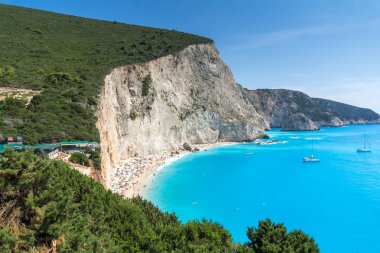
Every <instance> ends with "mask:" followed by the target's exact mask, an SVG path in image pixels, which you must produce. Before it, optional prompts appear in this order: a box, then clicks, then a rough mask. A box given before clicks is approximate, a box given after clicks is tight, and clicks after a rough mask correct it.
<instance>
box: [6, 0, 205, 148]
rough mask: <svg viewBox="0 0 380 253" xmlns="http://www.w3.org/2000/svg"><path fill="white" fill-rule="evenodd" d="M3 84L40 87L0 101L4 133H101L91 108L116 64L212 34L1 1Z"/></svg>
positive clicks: (35, 136)
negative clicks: (24, 97) (22, 97)
mask: <svg viewBox="0 0 380 253" xmlns="http://www.w3.org/2000/svg"><path fill="white" fill-rule="evenodd" d="M0 27H1V30H0V86H12V87H20V88H30V89H36V90H42V91H43V92H42V93H41V95H38V96H36V97H35V98H34V99H33V100H32V101H31V103H30V104H29V105H28V107H25V103H24V101H19V100H14V99H7V100H5V101H2V102H0V133H2V134H3V135H9V134H12V135H16V134H17V135H22V136H24V139H25V140H26V142H28V143H36V142H48V141H55V140H70V139H89V140H94V139H95V140H96V139H98V132H97V130H96V128H95V117H94V110H95V108H96V103H97V96H98V94H99V91H100V88H101V86H102V84H103V79H104V77H105V75H107V74H108V73H109V72H110V70H111V69H112V68H113V67H116V66H120V65H125V64H132V63H141V62H146V61H149V60H152V59H155V58H158V57H160V56H164V55H168V54H175V53H176V52H178V51H180V50H181V49H183V48H185V47H186V46H188V45H191V44H197V43H209V42H211V40H209V39H207V38H203V37H199V36H195V35H191V34H186V33H181V32H176V31H169V30H162V29H154V28H149V27H142V26H134V25H126V24H121V23H117V22H106V21H99V20H93V19H86V18H80V17H74V16H68V15H61V14H56V13H51V12H46V11H39V10H32V9H27V8H21V7H13V6H8V5H2V4H0Z"/></svg>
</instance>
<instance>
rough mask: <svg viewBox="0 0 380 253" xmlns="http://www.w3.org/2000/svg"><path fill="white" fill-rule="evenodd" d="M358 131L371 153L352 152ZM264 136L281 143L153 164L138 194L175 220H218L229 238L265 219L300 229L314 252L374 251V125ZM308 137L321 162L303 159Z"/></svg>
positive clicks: (378, 185) (379, 172) (378, 169)
mask: <svg viewBox="0 0 380 253" xmlns="http://www.w3.org/2000/svg"><path fill="white" fill-rule="evenodd" d="M364 133H366V136H367V139H368V141H369V143H370V144H371V148H372V153H368V154H367V153H357V152H356V149H357V148H359V147H362V146H363V144H362V143H363V134H364ZM268 134H269V135H270V136H271V137H272V139H273V138H274V139H278V140H280V141H287V143H281V144H277V145H266V146H258V145H255V144H253V143H250V144H237V145H230V146H222V147H218V148H213V149H209V150H207V151H202V152H197V153H193V154H190V155H187V156H185V157H183V158H182V159H180V160H177V161H176V162H174V163H172V164H170V165H168V166H166V167H165V168H163V169H162V170H160V171H159V172H158V173H157V174H156V176H155V177H154V180H153V182H152V185H151V186H150V189H149V190H148V191H147V193H146V194H145V196H144V197H145V198H147V199H149V200H151V201H153V203H155V204H157V205H158V206H159V207H160V208H161V209H163V210H165V211H170V212H175V213H176V214H177V215H178V217H179V218H180V220H182V221H187V220H191V219H200V218H202V217H206V218H208V219H211V220H213V221H215V222H218V223H221V224H222V225H223V226H225V227H226V228H227V229H228V230H229V231H230V232H231V234H232V236H233V238H234V240H235V241H240V242H246V241H247V237H246V230H247V227H248V226H257V225H258V221H259V220H262V219H265V218H267V217H269V218H270V219H272V220H273V221H276V222H283V223H284V224H285V226H286V227H287V228H288V229H302V230H303V231H304V232H305V233H307V234H309V235H310V236H312V237H313V238H314V239H315V240H316V241H317V243H318V245H319V247H320V249H321V252H327V253H330V252H331V253H339V252H345V253H346V252H376V253H378V252H380V125H358V126H347V127H340V128H323V129H322V130H320V131H315V132H281V131H280V130H277V129H275V130H272V131H270V132H268ZM312 139H313V141H312ZM312 142H314V149H315V150H314V151H315V152H314V153H315V156H316V157H318V158H320V159H321V162H320V163H316V164H310V163H303V162H302V158H303V157H305V156H308V155H310V153H311V143H312ZM246 152H252V154H246Z"/></svg>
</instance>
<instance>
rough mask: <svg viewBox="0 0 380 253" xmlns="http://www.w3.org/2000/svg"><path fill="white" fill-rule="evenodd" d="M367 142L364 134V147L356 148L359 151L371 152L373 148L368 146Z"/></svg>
mask: <svg viewBox="0 0 380 253" xmlns="http://www.w3.org/2000/svg"><path fill="white" fill-rule="evenodd" d="M367 143H368V142H367V138H366V136H365V134H364V136H363V148H358V149H357V150H356V152H358V153H369V152H371V149H370V148H367ZM368 146H369V143H368Z"/></svg>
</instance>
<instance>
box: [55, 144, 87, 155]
mask: <svg viewBox="0 0 380 253" xmlns="http://www.w3.org/2000/svg"><path fill="white" fill-rule="evenodd" d="M89 143H90V142H88V141H64V142H60V143H59V144H60V151H62V152H65V153H68V154H72V153H76V152H78V153H82V154H83V153H84V149H85V147H89ZM90 148H91V147H90Z"/></svg>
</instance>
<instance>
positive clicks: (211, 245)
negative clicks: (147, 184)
mask: <svg viewBox="0 0 380 253" xmlns="http://www.w3.org/2000/svg"><path fill="white" fill-rule="evenodd" d="M268 227H269V228H268ZM277 230H278V228H277V227H276V226H274V225H273V224H271V223H269V224H266V226H265V229H264V228H263V226H262V225H261V224H260V227H259V229H258V230H249V232H248V235H249V237H250V239H251V240H252V243H251V244H249V245H251V246H252V248H253V249H254V250H255V252H281V251H276V250H273V249H284V247H285V244H286V245H287V243H288V242H289V243H290V246H289V247H288V246H286V247H287V248H286V249H294V250H293V251H283V252H318V250H317V246H316V245H315V243H314V241H313V240H312V239H310V238H308V237H307V236H306V235H304V234H302V232H296V234H294V236H291V238H290V237H289V236H290V235H288V239H287V240H286V241H284V240H282V239H281V238H280V240H277V239H275V241H272V239H271V238H272V236H273V235H274V234H277V232H276V231H277ZM280 230H281V231H283V229H280ZM281 236H282V234H281ZM267 241H269V242H270V245H271V247H267V246H266V245H267V243H266V242H267ZM284 243H285V244H284ZM249 245H234V244H233V243H232V239H231V235H230V234H229V233H228V232H227V231H226V230H225V229H224V228H223V227H221V226H220V225H218V224H216V223H213V222H210V221H206V220H203V221H202V222H199V221H191V222H188V223H186V224H182V223H180V222H179V221H178V219H177V217H176V216H175V215H174V214H170V213H163V212H161V211H160V210H159V209H158V208H157V207H155V206H154V205H152V204H151V203H150V202H148V201H145V200H142V199H140V198H135V199H132V200H124V199H122V198H121V197H120V196H119V195H116V194H113V193H111V192H110V191H107V190H105V189H104V188H103V187H102V186H101V185H100V184H98V183H96V182H95V181H94V180H92V179H90V178H88V177H86V176H83V175H82V174H80V173H79V172H77V171H75V170H73V169H71V168H70V167H68V165H67V164H65V163H63V162H60V161H51V160H48V159H45V158H41V157H38V156H35V155H33V154H32V152H31V151H28V152H25V153H17V152H14V151H12V150H9V149H8V150H6V151H5V153H4V154H3V155H2V156H0V249H1V250H0V252H32V251H34V252H46V251H48V250H53V249H56V250H57V251H58V252H234V251H235V252H253V250H252V248H251V247H250V246H249ZM272 246H273V247H272ZM309 246H310V249H313V250H306V249H307V247H309ZM304 249H305V250H304Z"/></svg>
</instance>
